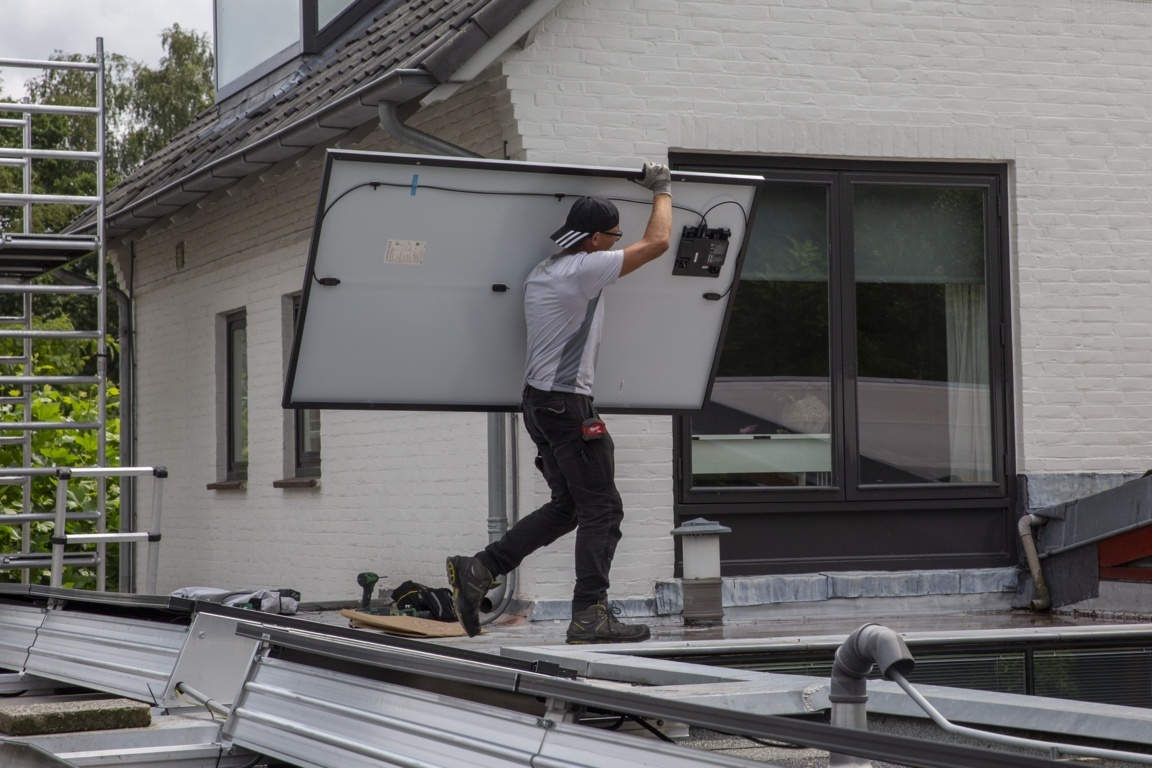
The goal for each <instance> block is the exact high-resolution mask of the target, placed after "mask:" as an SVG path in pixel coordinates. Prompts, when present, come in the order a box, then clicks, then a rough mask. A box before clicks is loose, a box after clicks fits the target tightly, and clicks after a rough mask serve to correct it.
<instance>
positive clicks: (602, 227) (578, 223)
mask: <svg viewBox="0 0 1152 768" xmlns="http://www.w3.org/2000/svg"><path fill="white" fill-rule="evenodd" d="M619 223H620V211H618V210H617V209H616V206H615V205H614V204H613V203H612V202H611V201H609V200H605V199H604V198H602V197H581V198H577V200H576V202H574V203H572V208H571V210H569V211H568V220H567V221H565V222H564V226H562V227H560V229H558V230H556V231H555V232H554V233H553V234H552V241H553V242H555V243H556V244H557V245H559V246H560V247H561V248H571V247H572V246H574V245H576V244H577V243H580V242H582V241H583V240H584V238H586V237H589V236H590V235H591V234H592V233H593V232H606V231H608V230H609V229H612V228H613V227H615V226H616V225H617V224H619Z"/></svg>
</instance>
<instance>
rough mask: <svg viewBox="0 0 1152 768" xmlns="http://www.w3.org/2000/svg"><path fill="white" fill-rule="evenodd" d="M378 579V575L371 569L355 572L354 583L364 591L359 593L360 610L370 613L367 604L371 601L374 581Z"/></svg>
mask: <svg viewBox="0 0 1152 768" xmlns="http://www.w3.org/2000/svg"><path fill="white" fill-rule="evenodd" d="M378 581H380V577H379V576H377V575H376V574H374V573H372V572H371V571H365V572H364V573H358V574H356V583H357V584H359V585H360V588H361V589H362V590H364V592H363V593H362V594H361V595H360V612H361V613H370V611H369V610H368V605H369V604H370V603H371V602H372V589H373V588H374V587H375V586H376V582H378Z"/></svg>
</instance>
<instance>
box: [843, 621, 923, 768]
mask: <svg viewBox="0 0 1152 768" xmlns="http://www.w3.org/2000/svg"><path fill="white" fill-rule="evenodd" d="M873 665H877V666H879V667H880V674H882V675H884V676H885V677H888V678H889V679H891V677H890V676H889V672H890V671H892V672H899V673H901V674H905V675H906V674H908V673H909V672H911V671H912V668H913V667H914V666H916V661H915V659H913V658H912V652H911V651H909V650H908V646H907V645H906V644H905V643H904V638H903V637H901V636H900V635H899V634H898V633H896V632H894V631H893V630H891V629H889V628H888V627H884V626H881V625H879V624H865V625H863V626H862V627H860V628H859V629H857V630H856V631H855V632H853V633H852V634H850V635H848V637H847V638H846V639H845V640H844V642H843V643H841V645H840V647H839V648H837V649H836V660H835V662H833V664H832V681H831V683H832V684H831V687H830V689H829V692H828V700H829V701H830V702H832V718H831V720H832V725H836V726H840V727H841V728H855V729H857V730H861V731H866V730H868V712H867V709H866V707H867V702H868V681H867V678H868V673H869V672H871V671H872V666H873ZM828 765H829V766H830V768H870V766H871V765H872V761H871V760H866V759H864V758H861V757H856V756H854V755H845V754H839V753H835V752H833V753H831V754H829V756H828Z"/></svg>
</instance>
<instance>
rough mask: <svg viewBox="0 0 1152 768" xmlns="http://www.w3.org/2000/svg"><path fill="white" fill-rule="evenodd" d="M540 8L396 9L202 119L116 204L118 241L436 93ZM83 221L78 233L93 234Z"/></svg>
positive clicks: (420, 3)
mask: <svg viewBox="0 0 1152 768" xmlns="http://www.w3.org/2000/svg"><path fill="white" fill-rule="evenodd" d="M529 5H531V0H387V1H386V2H381V4H380V6H379V7H378V8H377V9H376V10H375V11H373V12H372V13H371V14H369V19H370V23H368V24H366V25H362V26H361V27H360V28H359V30H358V31H353V32H352V33H350V36H346V37H345V39H344V40H342V41H341V42H340V43H338V44H337V46H336V47H335V50H331V51H328V52H325V53H321V54H318V55H316V56H311V57H304V58H303V59H301V60H300V61H299V62H298V64H299V66H298V67H297V69H296V71H295V72H294V73H292V75H291V77H289V78H288V80H287V81H286V82H285V83H284V84H282V85H281V86H280V87H279V88H278V89H277V90H276V91H275V92H274V93H272V94H271V95H269V96H267V97H266V98H265V100H263V101H262V102H259V103H257V104H251V103H249V104H246V105H244V107H243V110H242V111H239V112H237V111H236V110H235V109H222V107H221V105H216V106H214V107H213V108H211V109H209V110H207V111H205V112H204V113H203V114H201V115H200V116H199V117H198V118H197V119H196V120H195V121H194V122H193V123H192V124H191V125H190V126H188V128H187V129H185V130H184V131H183V132H182V133H181V134H180V135H179V136H177V137H176V138H175V139H174V140H173V141H172V142H171V143H170V144H169V145H168V146H167V147H165V148H164V149H163V150H161V151H160V152H158V153H157V154H156V155H154V156H153V157H151V158H149V160H148V161H147V162H145V163H144V164H143V165H142V166H141V167H140V168H138V169H137V170H136V171H135V172H133V173H132V174H131V175H130V176H129V177H128V178H126V179H124V180H123V181H122V182H121V183H120V184H118V185H117V186H116V187H115V188H114V189H112V190H111V191H110V192H109V193H108V195H107V208H106V220H107V236H108V237H109V238H110V239H114V238H116V237H118V236H122V235H125V234H127V233H129V232H131V231H133V230H135V229H137V228H139V227H141V226H144V225H147V224H149V223H151V222H153V221H155V220H157V219H160V218H163V217H165V216H169V215H172V214H173V213H175V212H177V211H179V210H180V209H181V208H183V207H184V206H186V205H188V204H190V203H193V202H196V201H197V200H199V199H201V198H203V197H204V196H206V195H208V194H209V193H211V192H213V191H215V190H217V189H221V188H223V187H226V186H229V185H231V184H234V183H235V182H236V181H238V180H239V179H242V178H244V177H245V176H248V175H250V174H252V173H256V172H259V171H262V170H264V169H266V168H269V167H271V166H272V165H274V164H276V163H278V162H280V161H282V160H285V159H287V158H289V157H293V156H296V155H299V154H300V153H302V152H305V151H307V150H309V149H311V148H312V147H315V146H318V145H320V144H322V143H324V142H326V141H330V140H331V139H334V138H336V137H338V136H340V135H342V134H344V133H346V132H348V131H349V130H351V129H353V128H356V127H358V126H360V125H363V124H364V123H366V122H368V121H370V120H372V119H373V118H374V117H376V115H377V109H378V104H379V103H380V102H381V101H393V102H397V103H404V102H406V101H410V100H412V99H414V98H417V97H419V96H421V95H423V94H424V93H426V92H428V91H430V90H432V89H433V88H434V87H436V86H437V85H439V84H440V83H441V82H443V81H444V80H445V79H446V78H447V77H448V76H450V75H451V74H452V73H453V72H455V71H456V69H457V68H459V66H460V65H461V64H463V63H464V62H465V61H467V60H468V59H469V58H470V57H471V56H472V55H473V54H474V53H476V51H478V50H479V49H480V47H481V46H482V45H484V44H485V43H486V42H488V40H489V39H491V38H492V37H493V36H494V35H496V33H498V32H499V31H500V30H501V29H503V28H504V27H505V26H507V25H508V23H509V22H510V21H512V20H513V19H514V18H515V17H516V16H517V15H518V14H519V13H520V12H521V11H523V10H524V9H525V8H527V7H528V6H529ZM90 217H91V212H90V213H89V214H88V215H87V219H88V220H87V221H85V220H84V219H81V220H80V221H78V222H77V223H76V226H74V227H73V229H76V228H81V229H82V228H84V227H85V226H91V224H92V221H91V218H90Z"/></svg>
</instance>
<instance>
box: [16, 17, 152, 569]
mask: <svg viewBox="0 0 1152 768" xmlns="http://www.w3.org/2000/svg"><path fill="white" fill-rule="evenodd" d="M0 67H18V68H25V69H34V70H40V71H41V72H44V73H51V72H53V71H54V70H71V71H74V72H79V73H82V74H83V75H86V76H90V77H91V78H92V84H93V87H94V92H95V98H94V104H87V103H79V104H77V103H73V104H36V103H31V101H30V100H29V99H25V100H24V101H23V102H21V103H0V128H9V129H18V132H19V134H20V136H21V140H20V142H19V143H20V146H11V147H9V146H0V166H10V167H17V168H20V169H21V170H22V179H23V183H22V189H21V191H20V192H19V193H0V207H10V208H19V209H22V214H23V215H22V219H23V222H22V223H23V226H22V227H21V228H20V229H21V230H22V231H19V232H0V295H3V294H9V295H17V296H20V297H22V302H23V312H22V313H21V314H19V315H16V316H9V317H0V325H4V326H7V328H6V329H0V339H13V340H19V341H20V342H22V345H23V346H22V350H21V352H20V354H16V355H8V356H0V407H2V406H7V407H9V408H10V409H13V410H15V409H20V413H21V416H20V420H19V421H4V422H0V445H20V446H22V463H21V465H20V466H19V467H16V466H9V467H3V468H0V484H6V485H19V486H20V487H21V488H22V489H23V495H22V498H23V502H22V510H21V512H20V513H18V514H9V515H6V516H3V517H8V518H11V519H10V520H8V519H3V517H0V524H4V525H12V526H16V525H19V526H20V528H21V536H20V539H21V551H20V552H19V553H12V554H6V555H0V569H16V568H19V569H23V570H24V576H23V580H24V581H25V583H27V582H28V580H29V576H28V572H29V570H30V569H32V568H39V567H43V566H44V556H43V555H42V554H40V553H33V552H32V551H31V545H32V528H31V527H32V524H33V523H36V522H40V521H41V518H42V517H43V520H56V516H55V514H54V513H51V512H47V511H37V510H34V509H32V483H33V481H34V479H35V478H36V477H38V476H42V475H49V474H51V475H55V472H56V468H55V467H34V466H33V436H34V434H36V433H43V432H47V431H55V430H71V431H75V430H85V431H91V432H94V433H95V438H96V446H97V450H96V462H95V467H94V469H97V470H102V469H103V468H105V467H106V465H107V448H108V446H107V424H108V349H107V341H106V339H107V337H108V276H107V253H106V245H105V232H104V227H105V221H104V214H105V193H106V190H105V179H106V175H105V172H106V165H105V162H106V158H105V144H106V141H105V131H106V125H105V72H104V44H103V40H102V39H100V38H97V40H96V55H95V59H94V60H93V61H35V60H26V59H0ZM37 115H59V116H63V117H65V118H66V119H68V120H95V123H96V129H95V146H94V147H92V148H84V149H75V148H64V149H57V148H43V147H40V148H35V145H36V142H35V141H34V133H33V131H34V129H35V127H36V120H35V119H34V117H35V116H37ZM47 160H53V161H61V160H62V161H69V162H74V163H78V164H81V167H84V166H87V167H89V168H91V169H92V170H93V171H94V173H95V178H96V194H95V195H81V194H49V193H44V192H40V193H38V192H36V191H35V189H34V185H33V178H34V174H33V164H34V163H36V162H38V161H47ZM77 204H78V205H84V206H89V207H90V208H91V209H92V212H93V213H94V218H95V231H94V232H91V233H89V234H59V233H43V232H34V231H33V229H34V228H35V227H34V213H35V211H37V210H38V209H40V207H42V206H58V205H77ZM89 254H94V255H95V260H96V279H95V281H94V283H92V284H85V285H74V284H72V285H47V284H37V283H33V282H32V281H33V280H34V279H35V278H38V277H41V276H43V275H45V274H46V273H48V272H51V271H52V270H55V269H57V268H61V267H64V266H65V265H67V264H68V263H70V262H72V261H74V260H76V259H78V258H80V257H83V256H86V255H89ZM72 282H75V281H72ZM49 295H56V296H63V295H78V296H90V297H92V300H93V301H95V303H96V327H95V328H84V329H74V330H48V329H41V328H37V327H36V326H35V323H34V317H35V306H34V304H35V299H36V298H37V297H42V296H49ZM48 340H60V341H68V342H79V343H87V344H90V343H92V342H95V347H96V373H95V374H94V375H83V376H81V375H74V376H64V375H62V376H55V375H51V376H45V375H40V376H38V375H35V373H34V370H33V353H34V351H35V348H36V344H37V343H38V342H43V341H48ZM77 353H78V354H79V350H77ZM74 385H81V386H95V388H96V393H97V394H96V415H95V418H93V419H91V420H88V421H67V420H64V421H40V420H36V419H34V418H33V399H34V397H35V394H36V393H37V392H38V391H42V388H44V387H59V386H74ZM15 391H18V392H19V394H11V393H12V392H15ZM112 474H114V473H110V472H102V471H101V472H95V473H93V475H92V477H93V478H94V481H95V485H96V509H95V512H87V513H84V512H69V513H68V517H67V520H68V521H72V520H90V521H91V522H93V523H94V525H95V528H96V531H97V533H98V534H101V535H104V534H107V529H106V525H107V495H108V494H107V482H108V477H109V476H110V475H112ZM121 511H123V510H121ZM64 535H65V532H64V531H63V530H56V531H54V539H53V541H54V542H55V541H56V540H57V539H60V538H61V537H63V536H64ZM111 536H112V534H109V535H107V536H104V537H103V538H100V539H99V540H97V541H93V542H89V543H94V544H95V549H94V550H91V551H87V552H80V553H70V554H69V557H68V560H67V564H68V565H72V566H80V565H86V566H94V567H95V569H96V582H97V588H98V589H100V590H103V589H104V588H105V584H106V580H107V574H106V562H107V557H106V544H107V543H108V542H109V541H112V540H113V539H112V538H110V537H111ZM132 540H133V539H130V538H121V539H119V541H121V542H125V541H132ZM129 551H130V550H129ZM53 565H54V567H53V574H52V582H53V584H58V583H60V574H59V573H56V570H57V569H59V568H61V567H62V565H61V564H60V562H59V558H56V559H55V560H54V563H53Z"/></svg>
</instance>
